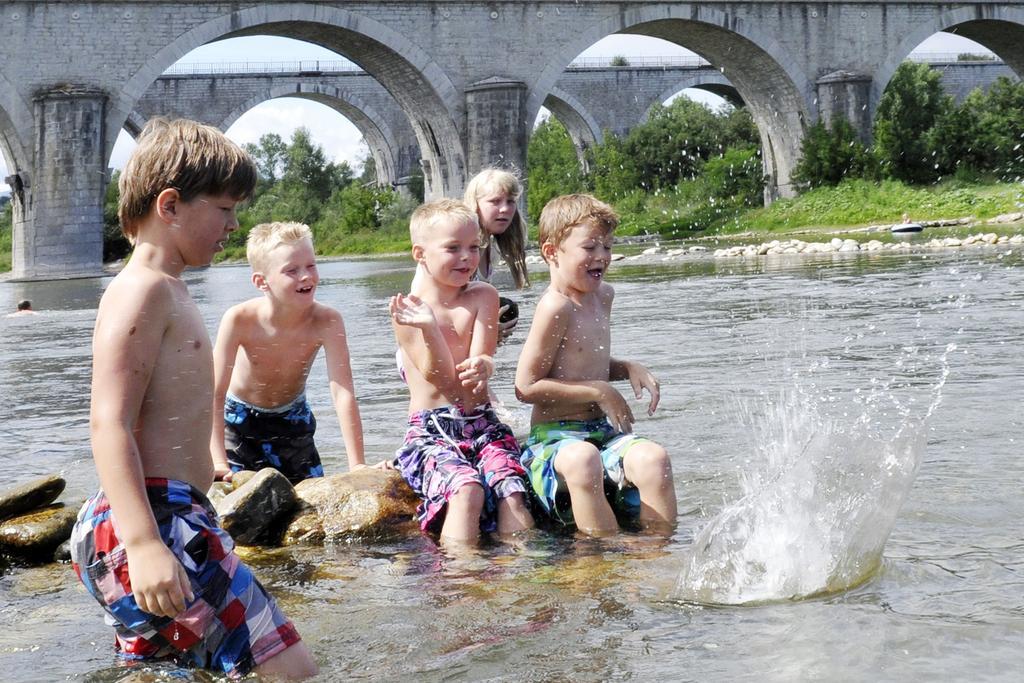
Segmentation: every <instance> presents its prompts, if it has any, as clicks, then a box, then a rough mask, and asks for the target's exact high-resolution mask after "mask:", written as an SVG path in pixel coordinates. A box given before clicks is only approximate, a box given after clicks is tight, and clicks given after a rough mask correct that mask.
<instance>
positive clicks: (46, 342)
mask: <svg viewBox="0 0 1024 683" xmlns="http://www.w3.org/2000/svg"><path fill="white" fill-rule="evenodd" d="M1022 273H1024V259H1022V256H1021V254H1020V252H1019V251H1013V250H1011V249H1010V248H1007V247H1000V248H979V249H973V250H963V251H948V252H929V253H910V254H906V253H903V254H893V253H874V254H834V255H822V256H795V257H784V256H783V257H774V258H769V259H764V258H762V259H758V260H751V261H740V260H714V259H711V258H706V257H694V258H690V259H689V260H682V261H673V262H648V263H641V262H639V261H636V262H630V261H627V262H622V263H619V264H616V265H615V266H614V267H613V269H612V274H611V276H610V279H611V280H612V281H613V282H614V284H615V286H616V293H617V294H616V303H615V312H614V315H613V320H614V324H613V335H612V336H613V345H614V349H613V351H614V353H615V355H616V356H619V357H624V358H635V359H638V360H642V361H644V362H645V363H647V364H648V365H649V367H650V368H651V369H652V370H653V371H654V372H655V374H656V375H657V376H658V377H659V379H660V381H661V384H662V387H663V392H664V393H663V398H662V405H661V408H660V409H659V411H658V412H657V413H656V415H655V416H653V417H646V416H644V417H641V418H640V420H639V422H638V424H637V431H638V432H640V433H642V434H644V435H647V436H650V437H652V438H654V439H655V440H657V441H660V442H662V443H664V444H666V445H667V446H668V448H669V452H670V453H671V455H672V462H673V468H674V471H675V487H676V493H677V496H678V499H679V502H680V506H679V510H680V514H679V526H678V530H677V532H676V533H675V535H674V537H673V538H671V539H670V540H669V541H667V542H664V541H658V540H657V539H652V538H649V537H645V536H642V535H636V534H623V535H620V536H618V537H615V538H612V539H606V540H602V541H593V540H579V539H573V538H570V537H556V536H551V535H547V534H543V533H539V532H538V533H536V534H534V535H533V536H532V537H530V538H528V539H526V540H525V541H524V542H523V543H522V544H520V545H518V546H515V547H509V546H500V545H485V546H484V547H482V548H481V549H480V550H479V552H477V553H476V554H474V555H469V556H460V557H453V556H449V555H446V554H444V553H442V552H440V551H438V550H437V549H436V547H435V546H434V544H433V543H432V542H431V541H430V540H429V539H427V538H425V537H421V536H413V537H412V538H408V539H401V540H392V541H374V542H352V543H347V544H339V545H335V546H331V547H327V548H319V547H317V548H296V549H285V550H274V551H268V552H264V551H260V552H251V553H250V552H246V553H245V555H244V556H245V557H246V558H247V560H248V561H249V562H250V563H251V564H252V565H253V566H254V567H255V568H256V570H257V572H258V574H259V575H260V576H261V578H262V579H263V580H264V582H265V583H266V584H267V585H268V587H269V588H270V589H271V591H272V592H273V593H274V594H275V595H277V596H278V598H279V600H280V602H281V603H282V604H283V607H284V609H285V610H286V612H287V613H288V614H289V616H291V617H292V618H293V619H294V621H295V622H296V624H297V626H298V628H299V631H300V632H301V633H302V635H303V637H304V639H305V640H306V641H307V642H308V643H309V645H310V646H311V648H312V650H313V652H314V653H315V655H316V657H317V659H318V661H319V662H320V665H321V669H322V671H323V673H322V675H321V676H320V680H323V681H334V680H342V679H357V680H403V679H404V680H424V681H441V680H488V681H540V680H572V681H605V680H639V681H649V680H673V681H675V680H730V681H731V680H758V681H762V680H779V681H791V680H871V681H874V680H908V679H909V680H923V679H941V680H960V679H968V678H969V679H972V680H979V679H980V680H1019V678H1017V677H1018V676H1019V674H1020V671H1022V670H1024V496H1022V495H1021V481H1022V479H1024V458H1021V443H1020V439H1021V436H1020V435H1019V434H1018V432H1019V431H1020V430H1021V427H1022V426H1024V425H1022V422H1024V419H1022V416H1024V411H1022V408H1021V406H1022V399H1024V371H1022V369H1021V368H1022V364H1021V362H1020V350H1021V347H1022V344H1024V309H1022V305H1024V288H1022V287H1021V275H1022ZM411 274H412V269H411V267H410V265H409V263H408V262H407V261H406V260H405V259H374V260H345V261H334V262H327V263H323V264H322V267H321V275H322V278H323V281H322V283H321V288H320V292H319V298H320V299H321V300H322V301H324V302H326V303H329V304H331V305H333V306H335V307H337V308H338V309H340V310H341V311H342V313H343V315H344V316H345V319H346V321H347V325H348V328H349V332H350V342H349V343H350V348H351V353H352V360H353V368H354V373H355V379H356V390H357V393H358V395H359V401H360V408H361V411H362V416H363V423H364V426H365V431H366V444H367V453H368V460H369V461H370V462H375V461H378V460H380V459H382V458H383V457H385V456H387V455H389V454H390V453H391V452H392V451H393V450H394V449H395V447H396V446H397V445H398V444H399V443H400V441H401V437H402V433H403V422H404V412H405V395H404V392H403V385H402V384H401V382H400V380H399V379H398V377H397V374H396V372H395V368H394V345H393V341H392V335H391V331H390V328H389V323H388V319H387V315H386V311H385V303H386V300H387V297H388V296H389V295H390V294H393V293H395V292H397V291H400V290H403V289H404V288H405V287H406V286H407V283H408V282H409V280H410V278H411ZM186 278H187V281H188V283H189V286H190V289H191V291H192V293H193V296H194V297H195V298H196V300H197V301H198V302H199V306H200V308H201V310H202V311H203V314H204V315H205V318H206V321H207V324H208V326H209V329H210V331H211V334H212V333H214V332H215V330H216V324H217V321H218V319H219V316H220V314H221V313H222V312H223V311H224V310H225V309H226V308H227V307H228V306H229V305H231V304H233V303H235V302H237V301H239V300H241V299H243V298H246V297H248V296H250V295H252V294H253V293H254V292H255V290H252V289H251V286H250V285H249V284H248V273H247V270H246V269H245V268H242V267H235V266H223V267H221V266H218V267H214V268H210V269H206V270H201V271H196V272H190V273H188V274H187V276H186ZM544 279H545V277H544V274H542V273H537V274H536V276H535V282H534V285H533V287H532V289H530V290H527V291H525V292H523V293H520V294H517V295H516V296H517V297H518V298H519V300H520V311H521V315H522V316H523V320H524V323H525V322H528V321H529V318H530V315H531V313H532V311H533V308H534V305H535V304H536V300H537V298H538V296H539V295H540V293H541V291H542V289H543V286H544ZM107 282H108V280H106V279H96V280H76V281H70V282H50V283H29V284H15V283H3V284H0V310H13V308H14V304H15V302H16V301H17V300H18V299H21V298H29V299H32V301H33V304H34V306H35V307H36V308H37V309H39V310H40V313H39V314H38V315H36V316H30V317H18V318H0V395H2V397H3V399H2V401H0V433H2V435H3V439H4V443H5V445H6V448H4V449H3V450H2V451H0V488H2V487H7V486H10V485H13V484H15V483H17V482H20V481H24V480H26V479H29V478H32V477H35V476H39V475H43V474H47V473H51V472H55V471H59V472H61V473H62V474H63V475H64V476H65V477H66V479H67V480H68V489H67V492H66V493H65V495H64V497H63V498H64V499H65V500H81V499H82V498H84V497H86V496H87V495H89V494H91V493H92V491H93V490H94V488H95V486H96V476H95V473H94V470H93V467H92V462H91V459H90V456H89V450H88V437H87V415H88V405H87V404H88V391H89V372H90V370H89V354H90V349H89V344H90V334H91V328H92V324H93V320H94V316H95V309H96V304H97V301H98V299H99V296H100V294H101V292H102V289H103V287H104V286H105V285H106V283H107ZM499 287H501V283H500V282H499ZM524 337H525V324H524V328H523V329H522V330H520V331H518V333H517V334H516V335H515V336H514V337H513V339H511V340H510V342H509V343H507V344H506V345H504V346H502V347H501V348H500V350H499V354H498V361H499V371H498V376H497V379H496V389H497V393H498V395H499V397H501V398H503V399H505V401H506V402H507V403H508V405H509V409H510V410H511V413H512V416H513V418H512V421H513V422H514V423H515V426H517V427H519V428H520V429H521V428H522V427H523V425H524V423H525V420H526V419H527V417H526V415H527V413H526V411H525V409H524V408H522V407H520V406H518V405H516V404H515V400H514V397H513V393H512V386H511V383H512V374H513V372H514V364H515V361H516V358H517V354H518V351H519V348H520V346H521V344H522V341H523V338H524ZM308 395H309V397H310V400H311V403H312V404H313V407H314V410H317V411H318V413H319V414H320V421H319V424H320V429H319V432H318V443H319V444H320V450H321V453H322V454H323V455H324V460H325V468H326V469H327V470H328V471H329V472H331V471H333V472H338V471H342V470H343V468H344V463H343V461H342V458H341V437H340V433H339V429H338V426H337V421H336V420H335V419H334V418H333V417H332V416H331V412H330V408H329V401H328V392H327V383H326V379H325V371H324V368H323V363H322V361H321V362H319V363H318V364H317V366H316V368H315V369H314V370H313V372H312V374H311V377H310V381H309V388H308ZM630 400H632V399H630ZM634 410H635V412H636V413H637V414H638V415H642V414H643V413H644V410H643V407H642V404H641V403H635V404H634ZM890 529H891V535H890V533H889V532H890ZM695 539H696V542H695ZM0 571H2V575H0V669H2V670H3V671H4V676H3V677H4V679H5V680H14V681H56V680H88V681H114V680H118V679H119V677H121V676H123V675H124V673H125V672H124V670H123V669H120V668H118V667H117V666H116V663H115V660H114V657H113V655H112V646H111V641H112V634H111V633H110V631H109V630H108V629H107V627H105V626H104V624H103V622H102V617H101V612H100V609H99V607H98V606H97V605H95V604H94V603H93V602H92V601H91V599H90V598H88V596H87V595H86V594H85V592H84V590H83V589H82V588H81V587H80V585H79V584H78V583H77V581H76V580H75V578H74V575H73V572H72V571H71V569H70V567H67V566H62V565H52V566H49V567H40V568H25V567H6V568H4V569H2V570H0ZM165 678H166V679H167V680H182V678H185V679H186V680H188V679H192V680H210V678H209V677H208V676H207V675H205V674H195V673H191V674H186V673H183V672H181V671H176V670H174V669H172V668H169V667H159V666H158V667H156V668H155V679H160V680H162V679H165Z"/></svg>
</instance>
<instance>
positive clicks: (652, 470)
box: [624, 443, 672, 486]
mask: <svg viewBox="0 0 1024 683" xmlns="http://www.w3.org/2000/svg"><path fill="white" fill-rule="evenodd" d="M624 464H625V467H626V477H627V478H628V479H629V480H630V481H631V482H633V483H634V484H635V485H637V486H644V485H655V486H658V485H663V484H665V483H668V482H671V481H672V461H671V460H670V459H669V457H668V451H666V450H665V448H664V447H663V446H660V445H658V444H656V443H641V444H637V445H636V446H634V447H633V448H631V449H630V451H629V452H628V453H627V454H626V456H625V458H624Z"/></svg>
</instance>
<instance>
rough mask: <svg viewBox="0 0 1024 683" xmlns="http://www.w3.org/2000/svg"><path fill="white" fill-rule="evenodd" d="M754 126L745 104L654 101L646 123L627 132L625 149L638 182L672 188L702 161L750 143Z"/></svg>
mask: <svg viewBox="0 0 1024 683" xmlns="http://www.w3.org/2000/svg"><path fill="white" fill-rule="evenodd" d="M758 143H759V137H758V134H757V129H756V127H755V126H754V123H753V120H752V119H751V117H750V114H749V112H747V110H746V109H733V108H731V107H730V108H726V109H721V110H718V111H713V110H711V109H709V108H708V107H706V106H704V105H703V104H700V103H699V102H694V101H693V100H690V99H688V98H686V97H677V98H676V99H675V100H673V101H672V102H671V103H670V104H669V105H668V106H662V105H655V106H654V108H652V110H651V114H650V116H649V117H648V120H647V122H645V123H644V124H643V125H640V126H637V127H636V128H634V129H633V130H631V131H630V133H629V135H628V136H627V137H626V141H625V148H624V152H625V154H626V155H627V156H628V157H630V158H632V159H633V160H634V164H635V167H636V170H637V173H638V174H639V176H640V185H641V186H642V187H645V188H649V189H654V188H669V187H673V186H675V185H676V183H678V182H679V181H680V180H682V179H684V178H692V177H694V176H695V175H697V173H698V172H699V171H700V169H701V167H702V166H703V165H704V162H705V161H706V160H707V159H709V158H711V157H712V156H718V155H721V154H723V153H724V152H725V150H726V149H728V148H730V147H737V146H739V147H748V146H756V145H757V144H758Z"/></svg>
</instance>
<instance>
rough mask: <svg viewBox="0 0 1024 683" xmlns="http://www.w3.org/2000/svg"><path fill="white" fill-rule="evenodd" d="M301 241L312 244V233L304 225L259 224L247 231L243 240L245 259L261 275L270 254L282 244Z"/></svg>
mask: <svg viewBox="0 0 1024 683" xmlns="http://www.w3.org/2000/svg"><path fill="white" fill-rule="evenodd" d="M303 240H309V242H310V244H312V243H313V231H312V230H310V229H309V226H308V225H305V224H304V223H276V222H275V223H260V224H259V225H257V226H254V227H253V229H252V230H250V231H249V236H248V237H247V238H246V240H245V258H246V260H248V261H249V265H250V266H251V267H252V269H253V271H255V272H258V273H262V272H264V270H265V269H266V267H267V257H268V256H269V255H270V252H272V251H273V250H274V249H276V248H277V247H278V246H280V245H282V244H295V243H296V242H302V241H303Z"/></svg>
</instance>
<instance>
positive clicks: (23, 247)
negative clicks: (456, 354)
mask: <svg viewBox="0 0 1024 683" xmlns="http://www.w3.org/2000/svg"><path fill="white" fill-rule="evenodd" d="M0 26H3V27H4V35H3V39H2V40H0V152H2V153H3V155H4V157H5V160H6V162H7V165H8V168H9V169H10V172H11V173H10V175H11V178H12V182H11V185H12V187H14V188H15V199H14V204H13V206H14V223H15V228H14V230H15V235H14V251H15V254H14V259H13V260H14V273H13V275H14V276H15V277H17V278H54V277H73V276H78V275H83V274H90V273H98V272H99V271H100V266H101V264H100V258H101V251H100V249H101V246H100V243H101V232H102V231H101V226H102V220H101V217H102V203H103V194H104V192H103V191H104V187H105V182H106V166H107V160H108V159H109V158H110V153H111V150H112V148H113V144H114V140H115V139H116V137H117V134H118V132H119V131H120V130H121V128H122V127H126V126H127V127H128V128H129V129H131V128H132V127H137V126H138V125H139V123H141V119H142V117H143V116H145V106H146V103H145V102H144V101H143V100H144V98H145V96H146V94H147V92H148V91H149V90H150V88H151V87H152V86H153V84H154V82H155V81H157V79H158V78H159V77H160V76H161V74H163V73H164V72H165V71H166V70H167V69H168V68H169V67H170V66H171V65H173V64H174V63H175V62H176V61H178V60H179V59H180V58H181V57H183V56H184V55H186V54H188V53H189V52H191V51H192V50H194V49H195V48H197V47H200V46H202V45H205V44H207V43H210V42H214V41H217V40H221V39H225V38H234V37H242V36H279V37H287V38H293V39H296V40H301V41H305V42H309V43H313V44H316V45H319V46H322V47H324V48H326V49H329V50H331V51H333V52H336V53H337V54H339V55H341V56H343V57H345V58H347V59H349V60H351V61H352V62H354V63H355V64H357V65H358V66H359V67H360V68H361V69H363V70H364V71H365V72H366V74H368V75H369V77H371V78H373V79H374V80H375V81H377V82H378V83H379V84H380V86H381V87H382V88H383V89H384V90H386V91H387V93H389V94H390V96H391V97H392V98H393V99H394V101H395V102H396V103H397V105H398V108H399V109H400V111H401V112H402V115H403V117H404V120H405V123H400V122H397V121H394V120H391V119H389V118H388V117H387V116H386V115H384V114H383V113H382V112H379V111H376V109H375V107H374V105H373V103H372V102H371V101H369V99H365V100H361V101H360V104H359V105H358V106H356V105H353V108H352V110H351V111H348V112H347V115H350V118H353V119H354V120H357V121H359V123H357V125H362V126H363V128H362V129H361V130H363V131H364V135H365V136H366V137H367V140H368V141H369V142H370V146H371V149H372V150H373V153H374V158H375V160H376V161H378V163H379V164H380V167H381V169H382V172H383V173H384V174H391V177H394V178H396V179H397V178H400V177H401V173H402V168H403V163H406V162H408V161H409V159H408V158H406V159H405V161H403V156H402V155H403V151H402V148H403V147H404V148H405V149H406V150H407V151H406V154H407V157H411V156H416V158H417V159H418V161H419V164H420V166H421V168H422V169H423V173H424V184H425V189H426V194H427V196H428V197H430V198H433V197H440V196H459V195H461V193H462V190H463V187H464V185H465V183H466V181H467V180H468V178H469V177H470V176H471V175H472V174H473V173H475V172H476V171H478V170H479V169H480V168H482V167H484V166H487V165H491V164H501V165H506V166H513V167H515V168H517V169H519V170H520V171H521V172H522V171H524V170H525V156H526V142H527V138H528V135H529V131H530V129H531V126H532V124H533V122H534V121H535V120H536V117H537V114H538V112H539V111H540V108H541V107H542V106H544V105H545V104H546V103H549V102H551V103H553V105H554V109H557V111H558V112H559V113H558V115H559V116H562V115H565V116H568V117H570V118H572V117H575V118H573V121H574V125H573V127H572V129H571V130H572V133H573V135H574V138H576V139H578V140H579V141H580V142H581V143H584V142H585V141H586V139H587V138H588V137H589V138H595V137H596V136H597V135H599V134H600V131H601V130H602V127H604V126H605V123H606V122H605V121H602V120H600V116H601V114H600V113H599V112H601V111H602V108H601V107H599V106H597V105H595V104H587V103H586V102H584V99H585V98H587V97H589V96H591V95H593V93H586V92H584V91H582V90H581V91H573V90H572V88H571V87H568V86H566V85H565V84H561V83H560V80H561V78H562V76H563V73H564V72H565V69H566V67H567V66H568V65H569V64H570V63H571V62H572V61H573V59H575V58H576V56H577V55H579V54H580V53H581V52H583V51H584V50H585V49H587V48H588V47H590V46H591V45H593V44H594V43H596V42H597V41H599V40H601V39H602V38H604V37H606V36H609V35H612V34H616V33H626V34H635V35H645V36H652V37H656V38H661V39H664V40H667V41H669V42H672V43H675V44H677V45H680V46H683V47H686V48H689V49H690V50H693V51H694V52H696V53H697V54H698V55H700V56H701V57H702V58H704V59H705V60H706V61H707V62H708V63H710V64H711V65H712V66H713V67H714V68H715V69H717V70H718V71H719V72H720V74H721V75H722V77H724V79H727V81H728V83H729V84H730V85H731V86H732V87H733V88H734V89H735V92H736V93H737V97H739V98H741V99H742V101H743V102H744V103H745V104H746V106H747V107H748V108H749V110H750V112H751V115H752V117H753V119H754V122H755V123H756V125H757V127H758V130H759V132H760V136H761V146H762V152H763V155H762V159H763V162H764V167H765V171H766V174H767V177H766V179H765V196H766V200H771V199H773V198H774V197H778V196H786V195H789V194H792V192H793V187H792V183H791V175H792V172H793V169H794V167H795V164H796V163H797V160H798V158H799V154H800V143H801V140H802V138H803V135H804V131H805V129H806V128H807V126H809V125H811V124H813V123H814V122H815V121H817V120H819V118H825V119H828V118H829V117H835V116H839V115H843V116H847V117H854V119H855V120H854V123H855V125H858V126H859V127H860V129H861V131H862V132H863V133H864V134H865V135H867V134H868V131H869V124H870V121H871V119H872V118H873V114H874V111H875V107H876V106H877V103H878V100H879V98H880V97H881V94H882V91H883V90H884V88H885V86H886V84H887V83H888V82H889V79H890V78H891V77H892V74H893V72H894V71H895V70H896V68H897V67H898V66H899V64H900V62H902V61H903V59H905V58H906V56H907V55H908V54H910V52H911V51H912V50H914V49H915V48H916V47H917V45H919V44H920V43H921V42H922V41H923V40H924V39H925V38H927V37H929V36H931V35H932V34H934V33H936V32H938V31H945V30H949V31H955V32H957V33H959V34H960V35H964V36H967V37H969V38H971V39H973V40H975V41H977V42H979V43H981V44H982V45H984V46H985V47H988V48H990V49H991V50H992V51H994V52H995V53H996V54H997V55H998V56H999V57H1001V58H1002V60H1003V61H1004V62H1005V64H1006V65H1007V66H1008V67H1009V68H1010V69H1012V70H1013V72H1014V73H1017V74H1020V73H1022V71H1024V6H1022V4H1021V3H1020V2H1017V1H1015V0H1014V1H1011V0H1003V1H1002V2H1000V1H998V0H960V1H959V2H957V3H949V2H939V1H937V0H936V1H934V2H933V1H931V0H827V1H824V2H822V1H818V0H815V1H813V2H812V1H811V0H782V1H781V2H765V1H764V0H704V1H702V2H679V1H678V0H620V1H617V2H616V1H613V0H574V1H573V2H566V1H565V0H459V1H458V2H453V1H450V0H389V2H386V3H382V2H373V1H370V0H317V1H315V2H287V1H283V0H281V1H279V0H265V1H261V2H256V1H255V0H248V1H242V2H238V1H236V0H213V1H212V2H172V1H171V0H80V1H76V2H67V1H66V0H10V1H8V2H3V3H0ZM179 85H180V84H179ZM708 85H709V86H710V85H714V84H708ZM291 87H292V88H293V90H294V92H296V93H298V94H299V95H300V96H306V97H310V98H313V99H318V98H319V99H320V100H321V101H324V102H325V103H327V102H337V101H341V100H344V97H343V96H342V93H340V92H334V91H329V90H328V91H325V90H323V89H318V86H316V85H313V84H309V83H302V82H300V81H299V80H297V81H295V82H293V83H292V85H291ZM277 92H278V91H273V90H272V91H270V93H269V94H268V95H267V96H271V97H273V96H280V95H279V94H277ZM604 94H606V95H608V97H607V98H606V100H607V101H609V102H610V101H613V100H614V99H615V98H614V95H615V93H607V92H606V93H604ZM347 95H355V96H356V99H358V94H354V93H348V94H346V96H347ZM598 100H600V98H598ZM217 101H218V98H217V97H216V96H215V95H212V96H211V98H210V100H209V102H208V104H209V105H210V107H211V110H212V109H213V108H214V105H215V104H216V103H217ZM140 103H141V104H140ZM245 106H251V105H247V104H246V103H245V102H242V103H240V104H239V105H238V106H237V107H236V108H235V109H231V110H230V111H228V112H227V113H226V114H223V115H221V114H219V113H218V114H217V115H216V116H213V115H212V114H213V113H212V111H211V119H209V120H215V119H217V118H218V117H221V118H219V120H220V123H219V124H218V125H223V124H224V122H226V121H228V120H230V117H231V116H237V115H239V113H240V112H241V111H244V109H242V108H243V107H245ZM329 106H332V105H329ZM336 106H340V105H336ZM360 116H361V117H363V118H362V119H360ZM406 124H407V125H408V129H407V130H411V132H412V135H411V137H412V138H413V139H415V146H414V148H413V145H411V144H406V143H404V142H402V138H403V133H401V132H400V129H402V128H403V126H404V125H406ZM410 148H413V149H410Z"/></svg>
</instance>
